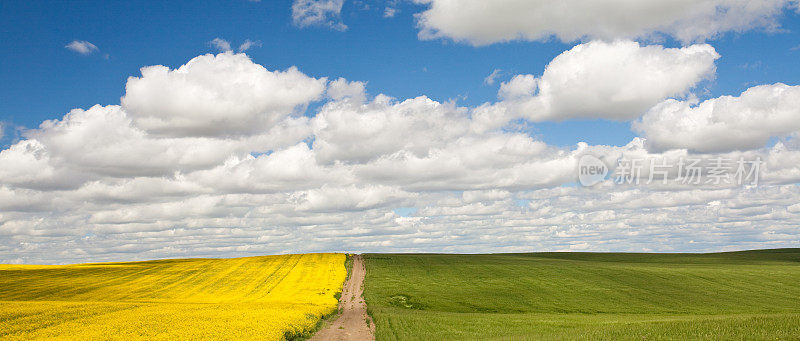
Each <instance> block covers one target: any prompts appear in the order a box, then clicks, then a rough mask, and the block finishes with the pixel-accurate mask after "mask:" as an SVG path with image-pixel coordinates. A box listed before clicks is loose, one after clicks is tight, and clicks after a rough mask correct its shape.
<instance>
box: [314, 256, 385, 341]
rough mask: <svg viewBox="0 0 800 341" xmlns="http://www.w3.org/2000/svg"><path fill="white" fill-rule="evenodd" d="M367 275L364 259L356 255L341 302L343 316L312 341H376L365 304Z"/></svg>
mask: <svg viewBox="0 0 800 341" xmlns="http://www.w3.org/2000/svg"><path fill="white" fill-rule="evenodd" d="M365 275H366V269H365V268H364V257H362V256H361V255H354V256H353V270H352V273H351V274H350V278H348V279H347V281H346V282H345V283H344V288H343V289H342V298H341V300H340V301H339V308H340V309H341V314H339V317H338V318H337V319H336V320H334V321H333V322H331V323H330V324H328V325H326V326H325V327H323V328H322V329H321V330H320V331H318V332H317V333H316V334H314V336H313V337H312V338H311V340H312V341H328V340H375V324H374V323H373V322H372V319H371V318H370V317H369V316H368V315H367V305H366V303H364V296H363V294H364V276H365ZM367 321H369V322H367Z"/></svg>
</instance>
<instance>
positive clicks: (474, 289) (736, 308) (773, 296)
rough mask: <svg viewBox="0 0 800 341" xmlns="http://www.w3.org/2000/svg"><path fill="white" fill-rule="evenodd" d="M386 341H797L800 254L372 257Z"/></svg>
mask: <svg viewBox="0 0 800 341" xmlns="http://www.w3.org/2000/svg"><path fill="white" fill-rule="evenodd" d="M366 268H367V278H366V283H365V293H364V296H365V299H366V302H367V304H368V307H369V309H370V313H371V314H372V316H373V318H374V320H375V323H376V326H377V339H378V340H409V339H411V340H414V339H416V340H434V339H440V340H442V339H447V340H452V339H576V338H579V339H640V340H641V339H645V340H651V339H772V340H774V339H793V340H797V339H800V249H781V250H762V251H745V252H732V253H716V254H619V253H616V254H603V253H531V254H497V255H439V254H404V255H403V254H371V255H367V256H366Z"/></svg>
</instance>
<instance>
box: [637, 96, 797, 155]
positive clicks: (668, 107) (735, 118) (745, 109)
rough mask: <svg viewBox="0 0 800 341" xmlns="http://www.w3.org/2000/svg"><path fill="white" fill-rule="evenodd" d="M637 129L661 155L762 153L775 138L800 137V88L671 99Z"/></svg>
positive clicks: (642, 120)
mask: <svg viewBox="0 0 800 341" xmlns="http://www.w3.org/2000/svg"><path fill="white" fill-rule="evenodd" d="M633 127H634V129H635V130H636V131H638V132H640V133H641V134H643V136H645V137H647V143H648V145H649V146H650V147H652V148H654V149H656V150H664V149H674V148H685V149H691V150H695V151H700V152H720V151H722V152H724V151H730V150H736V149H755V148H760V147H763V146H764V145H765V144H766V143H767V141H768V140H769V139H770V138H771V137H784V136H787V135H792V134H797V133H799V132H800V86H789V85H786V84H782V83H776V84H772V85H759V86H755V87H752V88H749V89H747V90H746V91H744V92H743V93H742V94H741V95H739V96H738V97H735V96H722V97H717V98H712V99H708V100H705V101H702V102H698V101H697V100H696V99H690V100H674V99H671V100H667V101H664V102H663V103H661V104H659V105H657V106H655V107H653V108H652V109H650V111H648V112H647V114H645V115H644V116H643V117H642V118H641V120H638V121H636V122H634V125H633Z"/></svg>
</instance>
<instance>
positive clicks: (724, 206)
mask: <svg viewBox="0 0 800 341" xmlns="http://www.w3.org/2000/svg"><path fill="white" fill-rule="evenodd" d="M598 8H602V9H603V11H598V10H597V9H598ZM387 9H393V10H394V15H393V16H390V15H386V13H387ZM217 39H221V40H217ZM222 40H224V44H222V45H226V44H227V45H229V46H230V50H227V51H223V50H225V49H222V50H221V49H219V48H218V47H219V46H218V45H219V44H215V43H212V41H217V42H222ZM245 42H254V44H252V46H251V47H250V48H249V49H247V50H246V51H245V53H246V54H242V53H238V52H239V51H237V50H238V49H239V46H240V45H241V44H243V43H245ZM0 43H1V44H2V48H1V49H0V61H2V62H1V63H0V126H2V129H3V133H2V134H0V263H63V262H85V261H104V260H137V259H155V258H174V257H209V256H213V257H232V256H245V255H263V254H278V253H302V252H323V251H336V252H339V251H341V252H470V253H473V252H526V251H630V252H679V251H692V252H704V251H724V250H741V249H754V248H777V247H789V246H796V245H798V243H800V231H799V230H798V226H800V204H798V198H800V186H798V184H800V139H798V137H800V67H798V66H797V65H798V63H797V61H798V60H800V2H798V1H796V0H763V1H758V2H742V1H738V0H708V1H707V2H702V3H701V2H697V1H693V0H671V1H652V2H645V1H642V2H636V1H634V2H626V5H625V6H619V2H618V1H616V0H564V1H563V2H559V3H557V4H555V3H554V2H550V1H545V0H530V1H517V0H493V1H490V2H489V1H482V0H460V1H450V0H415V1H404V0H386V1H363V0H292V1H267V0H261V1H247V0H225V1H165V2H152V1H125V2H122V1H72V2H66V1H3V2H0ZM293 67H296V68H297V69H294V68H293ZM140 70H141V71H140ZM490 74H495V76H496V77H495V78H494V82H487V81H486V79H487V76H489V75H490ZM378 94H385V95H388V96H391V97H392V98H394V100H390V99H387V98H385V97H383V96H378ZM423 96H424V97H423ZM453 103H455V105H453ZM586 156H592V158H586ZM723 158H724V159H729V160H742V161H749V162H751V163H752V164H755V161H756V160H760V162H763V165H762V168H761V169H760V173H758V176H757V179H758V180H759V181H758V183H757V184H755V183H752V182H749V183H732V182H726V183H711V182H707V181H705V182H697V183H686V182H681V181H679V180H680V178H681V176H682V175H685V172H683V170H682V168H681V167H680V166H676V164H680V162H678V161H682V160H684V159H702V160H704V162H705V163H704V164H706V165H708V164H711V163H710V162H709V161H710V160H712V159H720V160H721V159H723ZM630 159H636V160H638V161H641V162H642V163H640V164H643V163H645V162H649V163H650V164H654V163H655V162H656V161H658V162H659V164H662V165H664V164H667V163H670V164H671V165H667V166H666V167H667V168H668V171H666V173H664V172H663V171H662V173H660V174H661V175H659V176H661V177H662V180H663V181H658V182H655V183H651V182H646V183H645V181H643V183H642V184H638V183H637V184H636V185H632V184H620V183H616V182H614V173H615V172H616V171H617V170H619V169H620V168H622V166H621V165H622V161H623V160H628V161H634V160H630ZM583 160H592V161H591V162H593V165H595V166H597V165H598V164H599V163H602V164H603V165H604V166H606V167H603V169H604V170H607V171H608V173H607V174H605V175H604V176H603V177H602V178H597V179H595V180H596V181H592V182H591V184H589V183H587V182H581V181H579V180H581V178H580V176H579V169H580V167H579V166H580V165H581V162H584V161H583ZM630 164H632V162H631V163H630ZM673 166H674V167H673ZM727 170H728V172H727V173H725V174H723V175H720V176H722V177H725V176H728V178H730V176H731V175H732V174H733V171H734V169H727ZM706 172H710V171H709V170H707V169H706ZM648 173H649V174H648ZM651 174H653V173H650V172H649V171H645V172H643V173H642V178H643V179H645V180H646V179H648V176H649V175H651ZM708 175H709V174H706V177H705V178H704V179H703V180H710V178H709V176H708ZM717 175H719V174H717Z"/></svg>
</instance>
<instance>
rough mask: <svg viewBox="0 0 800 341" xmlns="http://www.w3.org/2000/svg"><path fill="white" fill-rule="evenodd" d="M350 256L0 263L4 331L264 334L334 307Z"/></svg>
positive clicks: (305, 329) (308, 322) (278, 334)
mask: <svg viewBox="0 0 800 341" xmlns="http://www.w3.org/2000/svg"><path fill="white" fill-rule="evenodd" d="M345 258H346V257H345V255H343V254H303V255H283V256H264V257H247V258H231V259H174V260H159V261H147V262H128V263H97V264H77V265H64V266H43V265H0V338H4V339H20V340H27V339H37V338H70V339H198V338H202V339H264V340H279V339H284V338H285V337H286V336H292V335H302V334H304V333H306V334H307V333H309V332H311V331H313V329H314V328H315V326H316V325H317V323H318V321H319V320H320V318H321V317H322V316H323V315H327V314H330V313H332V312H334V311H335V310H336V305H337V302H338V301H337V297H338V295H337V293H338V292H339V291H340V290H341V286H342V283H343V282H344V280H345V277H346V270H345Z"/></svg>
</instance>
